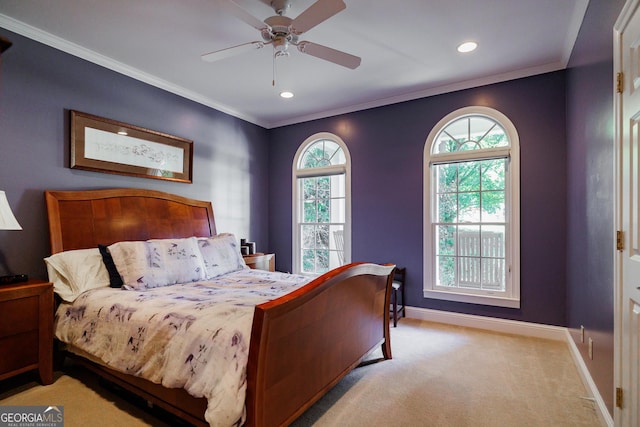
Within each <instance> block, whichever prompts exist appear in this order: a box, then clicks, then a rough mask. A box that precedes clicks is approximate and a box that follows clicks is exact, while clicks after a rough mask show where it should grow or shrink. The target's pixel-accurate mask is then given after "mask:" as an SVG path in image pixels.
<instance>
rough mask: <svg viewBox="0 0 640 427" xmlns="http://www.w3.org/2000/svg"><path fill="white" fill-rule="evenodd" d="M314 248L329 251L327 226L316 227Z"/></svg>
mask: <svg viewBox="0 0 640 427" xmlns="http://www.w3.org/2000/svg"><path fill="white" fill-rule="evenodd" d="M315 233H316V248H321V249H329V226H328V225H318V226H316V230H315Z"/></svg>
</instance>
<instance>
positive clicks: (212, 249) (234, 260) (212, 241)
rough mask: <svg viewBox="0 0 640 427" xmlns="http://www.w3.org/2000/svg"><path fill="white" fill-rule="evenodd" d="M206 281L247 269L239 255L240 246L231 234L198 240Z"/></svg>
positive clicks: (221, 234)
mask: <svg viewBox="0 0 640 427" xmlns="http://www.w3.org/2000/svg"><path fill="white" fill-rule="evenodd" d="M198 246H199V247H200V252H201V253H202V259H203V261H204V267H205V274H206V277H207V279H212V278H214V277H217V276H220V275H222V274H226V273H231V272H232V271H237V270H242V269H244V268H249V267H247V265H246V264H245V263H244V258H242V254H241V253H240V245H239V244H238V241H237V240H236V237H235V236H234V235H233V234H231V233H220V234H218V235H216V236H213V237H205V238H199V239H198Z"/></svg>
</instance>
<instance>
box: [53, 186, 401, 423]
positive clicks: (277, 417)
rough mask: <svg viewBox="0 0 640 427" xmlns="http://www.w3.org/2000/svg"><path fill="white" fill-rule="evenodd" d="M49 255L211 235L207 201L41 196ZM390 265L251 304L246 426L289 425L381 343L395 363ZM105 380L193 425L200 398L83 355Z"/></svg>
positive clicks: (98, 194) (341, 273)
mask: <svg viewBox="0 0 640 427" xmlns="http://www.w3.org/2000/svg"><path fill="white" fill-rule="evenodd" d="M45 198H46V204H47V211H48V216H49V231H50V239H51V252H52V253H57V252H61V251H67V250H72V249H83V248H95V247H97V245H98V244H104V245H109V244H112V243H115V242H118V241H126V240H147V239H152V238H153V239H161V238H177V237H189V236H199V237H208V236H212V235H215V234H216V228H215V222H214V215H213V208H212V206H211V203H210V202H204V201H199V200H194V199H189V198H185V197H181V196H177V195H172V194H168V193H163V192H159V191H154V190H142V189H107V190H90V191H46V192H45ZM393 269H394V266H393V265H385V266H381V265H376V264H364V263H354V264H350V265H346V266H342V267H339V268H337V269H335V270H332V271H330V272H328V273H326V274H324V275H322V276H320V277H318V278H317V279H315V280H313V281H311V282H310V283H308V284H307V285H305V286H303V287H302V288H299V289H298V290H296V291H294V292H292V293H290V294H287V295H285V296H282V297H280V298H278V299H275V300H272V301H269V302H266V303H264V304H261V305H259V306H257V307H256V309H255V314H254V319H253V328H252V332H251V342H250V347H249V361H248V366H247V397H246V410H247V419H246V423H245V425H247V426H277V425H288V424H290V423H291V422H292V421H293V420H295V419H296V418H297V417H299V416H300V415H301V414H302V413H303V412H304V411H305V410H306V409H307V408H309V407H310V406H311V405H312V404H313V403H315V402H316V401H317V400H318V399H319V398H320V397H322V396H323V395H324V394H325V393H326V392H327V391H328V390H329V389H331V388H332V387H333V386H334V385H335V384H336V383H337V382H338V381H340V380H341V379H342V378H343V377H344V376H345V375H347V374H348V373H349V372H350V371H351V370H352V369H353V368H355V367H356V366H358V365H359V364H360V363H361V362H362V361H363V359H364V358H365V357H366V356H367V355H368V354H369V353H370V352H371V351H372V350H374V349H375V348H377V347H378V346H381V349H382V354H383V359H391V345H390V340H389V301H390V294H391V283H392V272H393ZM81 360H82V364H83V365H85V366H87V367H88V368H90V369H91V370H93V371H95V372H96V373H98V374H100V375H101V376H103V377H105V378H106V379H107V380H109V381H112V382H114V383H115V384H117V385H119V386H121V387H123V388H125V389H127V390H129V391H132V392H133V393H135V394H137V395H139V396H141V397H143V398H144V399H146V400H147V401H148V402H150V403H152V404H154V405H157V406H159V407H161V408H163V409H165V410H167V411H169V412H171V413H173V414H174V415H177V416H178V417H180V418H182V419H184V420H186V421H188V422H189V423H191V424H194V425H197V426H207V425H208V423H207V422H206V421H205V419H204V412H205V409H206V404H207V402H206V399H205V398H194V397H192V396H190V395H189V394H187V392H186V391H185V390H183V389H168V388H165V387H162V386H161V385H158V384H153V383H151V382H149V381H146V380H143V379H140V378H136V377H133V376H130V375H127V374H122V373H119V372H116V371H114V370H111V369H108V368H106V367H104V366H101V365H99V364H97V363H92V362H89V361H87V360H84V359H81Z"/></svg>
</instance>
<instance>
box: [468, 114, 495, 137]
mask: <svg viewBox="0 0 640 427" xmlns="http://www.w3.org/2000/svg"><path fill="white" fill-rule="evenodd" d="M495 125H496V123H495V122H494V121H493V120H491V119H489V118H487V117H482V116H473V117H471V118H470V119H469V128H470V139H472V140H474V141H481V140H482V139H483V137H484V136H485V135H486V134H487V132H489V131H490V130H491V128H492V127H494V126H495Z"/></svg>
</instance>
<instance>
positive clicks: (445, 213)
mask: <svg viewBox="0 0 640 427" xmlns="http://www.w3.org/2000/svg"><path fill="white" fill-rule="evenodd" d="M457 210H458V195H457V194H455V193H454V194H440V195H439V196H438V222H445V223H448V222H455V221H456V219H457V216H458V211H457Z"/></svg>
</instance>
